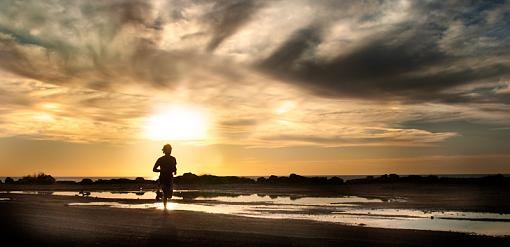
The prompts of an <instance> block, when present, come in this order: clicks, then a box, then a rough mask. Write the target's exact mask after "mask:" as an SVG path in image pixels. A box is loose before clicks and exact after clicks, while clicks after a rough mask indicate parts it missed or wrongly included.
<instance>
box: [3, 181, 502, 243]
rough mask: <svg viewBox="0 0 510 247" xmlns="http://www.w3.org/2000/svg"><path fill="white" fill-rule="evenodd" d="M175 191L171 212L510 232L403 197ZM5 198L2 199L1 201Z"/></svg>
mask: <svg viewBox="0 0 510 247" xmlns="http://www.w3.org/2000/svg"><path fill="white" fill-rule="evenodd" d="M0 193H23V194H46V195H56V196H85V197H90V198H105V199H128V201H123V202H118V201H117V202H116V201H114V202H75V203H69V204H68V205H69V206H107V207H113V208H128V209H157V210H162V209H163V204H162V203H161V202H155V203H145V202H147V201H146V200H145V201H138V200H137V199H149V200H153V199H154V198H155V192H153V191H127V192H108V191H101V192H87V193H79V192H73V191H58V192H34V191H10V192H0ZM174 195H177V196H174V197H173V198H172V200H171V202H169V204H168V206H167V209H168V210H170V211H172V210H185V211H197V212H204V213H212V214H229V215H237V216H244V217H256V218H267V219H299V220H312V221H322V222H330V223H340V224H347V225H356V226H366V227H378V228H392V229H415V230H433V231H453V232H464V233H471V234H481V235H493V236H510V214H497V213H483V212H461V211H423V210H413V209H397V208H392V206H393V205H395V204H394V202H398V203H405V202H406V200H405V198H390V199H385V200H381V199H377V198H364V197H358V196H340V197H305V196H302V197H300V196H296V195H293V196H269V195H257V194H235V193H232V194H228V193H217V192H207V191H190V190H176V191H175V192H174ZM2 199H4V198H1V199H0V200H2ZM5 199H8V198H5ZM381 205H384V208H381V207H380V206H381ZM372 207H374V208H372ZM376 207H377V208H376Z"/></svg>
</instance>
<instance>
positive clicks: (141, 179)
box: [135, 177, 145, 183]
mask: <svg viewBox="0 0 510 247" xmlns="http://www.w3.org/2000/svg"><path fill="white" fill-rule="evenodd" d="M135 181H136V182H139V183H140V182H145V178H143V177H137V178H135Z"/></svg>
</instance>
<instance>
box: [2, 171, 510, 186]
mask: <svg viewBox="0 0 510 247" xmlns="http://www.w3.org/2000/svg"><path fill="white" fill-rule="evenodd" d="M0 182H1V181H0ZM155 182H156V181H153V180H146V179H144V178H143V177H137V178H136V179H127V178H116V179H98V180H95V181H94V180H92V179H90V178H84V179H83V180H82V181H80V182H74V181H56V180H55V178H53V177H52V176H51V175H47V174H44V173H39V174H36V175H29V176H25V177H22V178H20V179H18V180H14V179H12V178H10V177H8V178H6V179H5V181H4V182H3V183H5V184H55V183H56V184H80V185H110V184H112V185H114V184H153V183H155ZM174 183H175V184H267V185H343V184H406V183H412V184H480V185H484V184H489V185H497V184H505V185H510V177H505V176H503V175H502V174H497V175H489V176H485V177H480V178H454V177H438V176H435V175H429V176H419V175H409V176H399V175H397V174H389V175H388V174H385V175H382V176H379V177H374V176H367V177H366V178H360V179H351V180H347V181H344V180H343V179H342V178H339V177H330V178H327V177H305V176H300V175H297V174H290V175H289V176H288V177H287V176H274V175H271V176H269V177H268V178H265V177H259V178H257V179H256V180H254V179H251V178H246V177H237V176H214V175H200V176H199V175H195V174H193V173H184V174H183V175H182V176H177V177H175V178H174ZM0 184H1V183H0Z"/></svg>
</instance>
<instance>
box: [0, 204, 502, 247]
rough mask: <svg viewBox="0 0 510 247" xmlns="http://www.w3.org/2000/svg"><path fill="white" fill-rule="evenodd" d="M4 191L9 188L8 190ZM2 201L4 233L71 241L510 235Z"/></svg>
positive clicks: (383, 242)
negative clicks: (468, 233) (469, 233)
mask: <svg viewBox="0 0 510 247" xmlns="http://www.w3.org/2000/svg"><path fill="white" fill-rule="evenodd" d="M2 197H5V194H4V195H2ZM8 197H9V198H11V200H10V201H6V202H0V212H1V216H2V218H1V219H2V221H1V224H2V228H3V229H2V230H3V232H2V233H3V234H2V235H3V236H4V237H3V240H4V241H6V240H7V239H6V238H8V239H12V240H16V241H18V244H19V243H32V244H37V245H39V246H40V245H47V246H57V245H61V246H69V245H78V246H83V245H96V246H110V245H113V246H118V245H126V246H133V245H155V244H157V245H163V244H164V245H173V246H175V245H179V246H197V245H215V246H253V245H264V246H273V245H294V246H430V245H439V246H445V245H459V246H482V245H483V246H505V245H508V244H509V243H510V239H509V238H495V237H488V236H475V235H467V234H461V233H448V232H432V231H416V230H391V229H381V228H368V227H355V226H344V225H339V224H328V223H319V222H311V221H304V220H270V219H254V218H245V217H238V216H229V215H218V214H206V213H200V212H190V211H169V212H168V213H166V214H165V213H164V212H162V211H161V210H145V209H142V210H136V209H114V208H108V207H69V206H66V205H67V203H70V202H76V201H77V200H79V201H91V200H94V199H93V198H73V197H65V196H49V195H23V194H9V195H8Z"/></svg>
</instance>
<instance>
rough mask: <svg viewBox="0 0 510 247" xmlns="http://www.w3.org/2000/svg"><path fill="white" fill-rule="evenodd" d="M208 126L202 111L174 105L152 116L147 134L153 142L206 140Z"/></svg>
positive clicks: (147, 127)
mask: <svg viewBox="0 0 510 247" xmlns="http://www.w3.org/2000/svg"><path fill="white" fill-rule="evenodd" d="M207 125H208V124H207V119H206V117H205V114H204V112H203V111H201V110H200V109H197V108H194V107H189V106H181V105H174V106H170V107H167V108H165V109H163V110H161V111H158V112H157V113H156V114H154V115H153V116H151V117H150V118H149V120H148V123H147V125H146V129H145V132H146V135H147V136H148V137H149V138H150V139H152V140H204V139H206V138H207Z"/></svg>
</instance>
